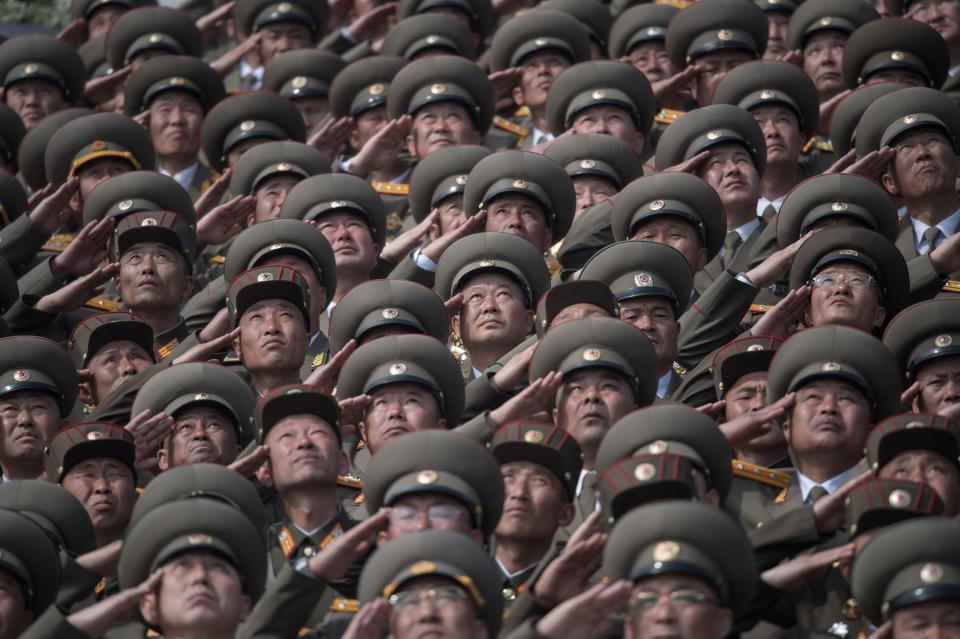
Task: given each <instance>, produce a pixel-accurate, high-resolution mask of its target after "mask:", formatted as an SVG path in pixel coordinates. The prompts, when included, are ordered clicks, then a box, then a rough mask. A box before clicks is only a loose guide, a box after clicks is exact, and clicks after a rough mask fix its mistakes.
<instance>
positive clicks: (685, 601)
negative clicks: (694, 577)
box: [630, 588, 716, 612]
mask: <svg viewBox="0 0 960 639" xmlns="http://www.w3.org/2000/svg"><path fill="white" fill-rule="evenodd" d="M664 597H666V598H667V599H668V600H669V601H670V603H672V604H673V605H675V606H677V607H680V608H686V607H689V606H696V605H699V604H704V603H716V600H714V599H713V598H712V597H710V596H709V595H707V594H706V593H703V592H700V591H699V590H694V589H692V588H684V589H681V590H674V591H672V592H669V593H667V594H665V595H661V594H660V593H658V592H653V591H652V590H642V591H640V592H638V593H637V594H636V595H635V596H634V597H633V601H632V602H631V603H630V609H631V610H633V611H635V612H646V611H647V610H649V609H651V608H653V607H654V606H656V605H657V603H658V602H659V601H660V599H662V598H664Z"/></svg>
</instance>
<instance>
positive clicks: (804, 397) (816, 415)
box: [783, 379, 870, 465]
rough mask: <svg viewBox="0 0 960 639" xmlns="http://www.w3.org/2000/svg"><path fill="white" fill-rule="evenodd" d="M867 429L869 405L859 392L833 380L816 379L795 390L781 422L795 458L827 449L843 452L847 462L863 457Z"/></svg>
mask: <svg viewBox="0 0 960 639" xmlns="http://www.w3.org/2000/svg"><path fill="white" fill-rule="evenodd" d="M869 429H870V406H869V404H867V400H866V398H865V397H864V396H863V393H861V392H860V391H859V390H857V389H856V388H855V387H853V386H851V385H850V384H847V383H846V382H842V381H839V380H836V379H822V380H817V381H814V382H811V383H809V384H807V385H806V386H804V387H803V388H801V389H800V390H798V391H797V400H796V404H795V405H794V407H793V411H792V412H791V413H790V418H789V419H788V420H787V421H785V422H784V425H783V433H784V436H785V437H786V439H787V443H788V444H789V446H790V450H791V451H792V452H793V454H794V455H795V456H796V457H797V458H799V459H803V458H804V457H805V456H808V455H817V454H822V453H823V452H824V451H831V452H834V453H845V454H847V455H848V456H849V457H850V460H851V465H853V464H854V463H856V460H858V459H860V457H862V456H863V446H864V444H865V443H866V440H867V433H868V431H869Z"/></svg>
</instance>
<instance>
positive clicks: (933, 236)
mask: <svg viewBox="0 0 960 639" xmlns="http://www.w3.org/2000/svg"><path fill="white" fill-rule="evenodd" d="M941 235H943V233H941V232H940V229H939V228H938V227H936V226H931V227H930V228H928V229H927V230H926V231H924V232H923V241H924V242H926V243H927V253H929V252H930V251H932V250H933V249H935V248H937V240H939V239H940V236H941ZM925 254H926V253H925Z"/></svg>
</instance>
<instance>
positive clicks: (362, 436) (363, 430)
mask: <svg viewBox="0 0 960 639" xmlns="http://www.w3.org/2000/svg"><path fill="white" fill-rule="evenodd" d="M357 430H359V431H360V439H362V440H363V441H365V442H367V444H368V445H369V442H370V440H368V439H367V425H366V423H365V422H360V423H359V424H357Z"/></svg>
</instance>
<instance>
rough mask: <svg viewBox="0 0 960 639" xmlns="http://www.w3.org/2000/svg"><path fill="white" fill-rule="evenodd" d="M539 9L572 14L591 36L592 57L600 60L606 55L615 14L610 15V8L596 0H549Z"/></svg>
mask: <svg viewBox="0 0 960 639" xmlns="http://www.w3.org/2000/svg"><path fill="white" fill-rule="evenodd" d="M538 9H543V10H547V9H549V10H550V11H561V12H563V13H569V14H570V15H572V16H573V17H574V18H576V19H577V20H579V21H580V23H581V24H583V26H584V27H585V28H586V30H587V35H588V36H590V53H591V58H592V59H593V60H600V59H602V58H605V57H606V53H607V40H608V36H609V35H610V27H611V25H612V24H613V16H612V15H610V10H609V9H608V8H607V7H605V6H603V5H602V4H601V3H599V2H595V1H594V0H588V1H587V2H579V0H547V1H546V2H543V3H541V4H540V5H539V6H538Z"/></svg>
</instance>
